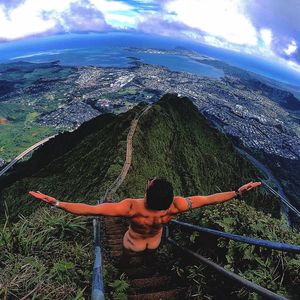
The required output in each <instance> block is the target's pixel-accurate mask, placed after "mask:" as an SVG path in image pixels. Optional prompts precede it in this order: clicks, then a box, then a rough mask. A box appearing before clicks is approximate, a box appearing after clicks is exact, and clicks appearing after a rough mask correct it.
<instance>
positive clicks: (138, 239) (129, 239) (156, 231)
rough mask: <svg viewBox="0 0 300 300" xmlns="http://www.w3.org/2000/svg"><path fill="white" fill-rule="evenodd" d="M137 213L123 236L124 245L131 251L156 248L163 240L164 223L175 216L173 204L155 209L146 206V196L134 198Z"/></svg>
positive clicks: (134, 207) (134, 208)
mask: <svg viewBox="0 0 300 300" xmlns="http://www.w3.org/2000/svg"><path fill="white" fill-rule="evenodd" d="M132 201H133V210H134V211H135V215H134V216H132V217H131V219H130V226H129V228H128V230H127V232H126V233H125V235H124V238H123V245H124V247H125V248H126V249H128V250H131V251H135V252H137V251H143V250H145V249H156V248H157V247H158V246H159V244H160V241H161V236H162V231H163V225H164V224H167V223H168V222H169V221H170V220H171V219H172V218H174V217H175V214H174V213H173V211H174V208H173V204H172V205H171V206H170V208H169V209H167V210H159V211H153V210H149V209H147V207H146V201H145V199H144V198H141V199H132Z"/></svg>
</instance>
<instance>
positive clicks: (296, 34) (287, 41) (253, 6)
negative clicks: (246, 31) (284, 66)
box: [245, 0, 300, 65]
mask: <svg viewBox="0 0 300 300" xmlns="http://www.w3.org/2000/svg"><path fill="white" fill-rule="evenodd" d="M245 7H246V12H247V15H248V17H249V18H250V19H251V21H252V23H253V25H254V26H255V28H257V30H260V29H261V28H271V30H272V34H273V38H272V42H271V44H270V48H271V49H272V51H273V52H274V53H275V55H277V56H279V57H282V58H284V59H289V60H290V59H292V60H294V62H295V63H298V64H299V63H300V59H299V56H298V55H297V50H298V49H297V42H296V41H299V40H300V22H299V12H300V1H299V0H285V1H274V0H264V1H261V0H252V1H246V2H245ZM298 51H299V50H298ZM289 64H290V65H293V64H291V63H289Z"/></svg>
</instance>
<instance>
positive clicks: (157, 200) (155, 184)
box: [146, 177, 174, 210]
mask: <svg viewBox="0 0 300 300" xmlns="http://www.w3.org/2000/svg"><path fill="white" fill-rule="evenodd" d="M173 197H174V194H173V186H172V184H171V183H170V182H169V181H168V180H167V179H165V178H162V177H157V178H155V179H154V180H153V181H152V184H151V185H150V186H149V187H148V188H147V190H146V202H147V208H148V209H151V210H165V209H168V208H169V207H170V206H171V204H172V202H173Z"/></svg>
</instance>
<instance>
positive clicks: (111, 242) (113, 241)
mask: <svg viewBox="0 0 300 300" xmlns="http://www.w3.org/2000/svg"><path fill="white" fill-rule="evenodd" d="M106 243H107V244H108V245H119V244H121V245H122V244H123V239H109V240H107V241H106Z"/></svg>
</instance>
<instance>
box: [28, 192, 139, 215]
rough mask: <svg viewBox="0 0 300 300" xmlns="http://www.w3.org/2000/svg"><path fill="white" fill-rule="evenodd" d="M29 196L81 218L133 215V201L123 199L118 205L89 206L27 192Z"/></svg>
mask: <svg viewBox="0 0 300 300" xmlns="http://www.w3.org/2000/svg"><path fill="white" fill-rule="evenodd" d="M29 194H30V195H32V196H34V197H35V198H38V199H40V200H42V201H44V202H47V203H49V204H50V205H53V206H55V207H58V208H61V209H63V210H65V211H67V212H69V213H72V214H75V215H81V216H98V215H101V216H111V217H132V216H133V215H134V210H133V199H130V198H128V199H124V200H122V201H120V202H118V203H102V204H97V205H89V204H84V203H72V202H63V201H59V200H57V199H55V198H53V197H50V196H48V195H45V194H42V193H40V192H29Z"/></svg>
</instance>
